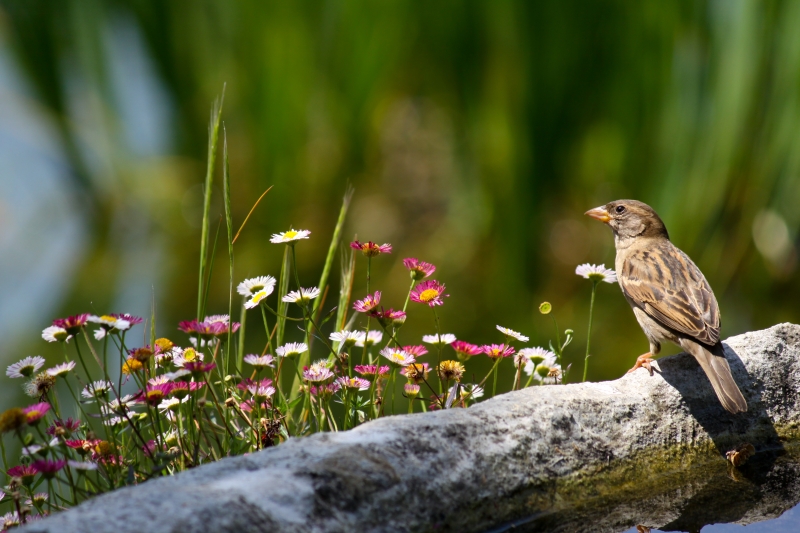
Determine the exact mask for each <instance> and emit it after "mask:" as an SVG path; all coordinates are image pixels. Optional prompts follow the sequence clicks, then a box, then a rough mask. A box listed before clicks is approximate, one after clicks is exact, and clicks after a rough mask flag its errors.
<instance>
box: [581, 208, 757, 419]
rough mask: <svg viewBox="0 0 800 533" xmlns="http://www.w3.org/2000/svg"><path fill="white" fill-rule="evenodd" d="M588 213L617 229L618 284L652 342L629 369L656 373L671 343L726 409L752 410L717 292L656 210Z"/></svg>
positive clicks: (604, 210) (615, 236) (590, 211)
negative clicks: (727, 342)
mask: <svg viewBox="0 0 800 533" xmlns="http://www.w3.org/2000/svg"><path fill="white" fill-rule="evenodd" d="M586 215H588V216H590V217H592V218H595V219H597V220H599V221H601V222H604V223H605V224H607V225H608V227H610V228H611V231H612V232H614V245H615V247H616V249H617V256H616V259H615V261H614V266H615V269H616V271H617V279H618V281H619V286H620V287H621V288H622V294H624V295H625V299H627V300H628V303H629V304H630V306H631V308H632V309H633V314H634V315H636V320H637V321H638V322H639V325H640V326H641V328H642V331H644V334H645V336H646V337H647V340H648V341H649V342H650V351H649V352H648V353H646V354H643V355H641V356H639V358H638V359H637V360H636V365H634V367H633V368H631V369H630V370H629V371H628V372H633V371H634V370H636V369H637V368H640V367H645V368H646V369H648V370H650V373H651V374H652V369H651V368H650V363H651V362H652V361H653V359H652V357H653V356H655V355H658V353H659V352H660V351H661V343H662V342H664V341H670V342H672V343H674V344H677V345H678V346H680V347H681V348H682V349H683V350H684V351H686V352H688V353H690V354H691V355H693V356H694V358H695V359H696V360H697V362H698V363H699V364H700V367H701V368H702V369H703V371H704V372H705V374H706V376H708V379H709V381H710V382H711V386H712V387H713V388H714V392H716V394H717V398H719V401H720V403H722V406H723V407H724V408H725V409H726V410H727V411H729V412H731V413H734V414H735V413H739V412H745V411H747V402H746V401H745V399H744V396H742V393H741V391H740V390H739V387H737V386H736V382H735V381H734V379H733V376H732V375H731V369H730V366H729V365H728V361H727V360H726V359H725V355H724V349H723V346H722V342H721V341H720V339H719V329H720V316H719V306H718V305H717V299H716V298H715V297H714V291H712V290H711V286H710V285H709V284H708V281H706V278H705V276H703V273H702V272H700V269H699V268H697V265H695V264H694V263H693V262H692V260H691V259H689V256H688V255H686V254H685V253H683V252H682V251H681V250H680V249H678V247H677V246H675V245H674V244H672V242H671V241H670V240H669V234H668V233H667V228H666V226H664V222H662V221H661V218H660V217H659V216H658V215H657V214H656V212H655V211H654V210H653V208H652V207H650V206H649V205H647V204H644V203H642V202H639V201H636V200H616V201H614V202H609V203H607V204H606V205H604V206H601V207H596V208H594V209H590V210H589V211H587V212H586Z"/></svg>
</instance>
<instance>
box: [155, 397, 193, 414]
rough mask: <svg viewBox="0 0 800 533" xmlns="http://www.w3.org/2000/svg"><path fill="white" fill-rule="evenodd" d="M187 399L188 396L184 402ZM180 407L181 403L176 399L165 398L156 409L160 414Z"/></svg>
mask: <svg viewBox="0 0 800 533" xmlns="http://www.w3.org/2000/svg"><path fill="white" fill-rule="evenodd" d="M188 399H189V396H187V397H186V398H185V400H188ZM180 406H181V401H180V400H179V399H177V398H167V399H166V400H162V401H161V403H159V404H158V409H159V410H160V411H161V412H166V411H175V410H177V409H178V407H180Z"/></svg>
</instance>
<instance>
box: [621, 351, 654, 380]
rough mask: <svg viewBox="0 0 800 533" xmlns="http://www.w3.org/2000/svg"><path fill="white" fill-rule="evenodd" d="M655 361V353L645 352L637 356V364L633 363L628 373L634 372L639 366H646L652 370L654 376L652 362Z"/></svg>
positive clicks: (649, 370)
mask: <svg viewBox="0 0 800 533" xmlns="http://www.w3.org/2000/svg"><path fill="white" fill-rule="evenodd" d="M653 361H655V359H653V354H652V353H650V352H647V353H644V354H642V355H640V356H639V357H637V358H636V364H635V365H633V368H631V369H630V370H628V372H627V373H628V374H630V373H631V372H633V371H634V370H636V369H637V368H646V369H647V371H648V372H650V375H651V376H652V375H653V367H652V366H650V363H652V362H653Z"/></svg>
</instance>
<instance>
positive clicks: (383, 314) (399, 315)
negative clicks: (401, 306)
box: [369, 307, 406, 328]
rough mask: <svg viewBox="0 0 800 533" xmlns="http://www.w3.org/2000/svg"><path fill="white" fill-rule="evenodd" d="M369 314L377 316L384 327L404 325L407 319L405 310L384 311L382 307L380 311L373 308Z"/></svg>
mask: <svg viewBox="0 0 800 533" xmlns="http://www.w3.org/2000/svg"><path fill="white" fill-rule="evenodd" d="M369 315H370V316H372V317H375V318H377V319H378V322H379V323H380V325H381V326H383V327H384V328H387V327H389V326H390V325H394V326H402V325H403V324H404V323H405V321H406V313H405V311H395V310H394V309H387V310H386V311H384V310H383V308H382V307H381V310H380V311H378V310H377V309H373V310H372V311H370V312H369Z"/></svg>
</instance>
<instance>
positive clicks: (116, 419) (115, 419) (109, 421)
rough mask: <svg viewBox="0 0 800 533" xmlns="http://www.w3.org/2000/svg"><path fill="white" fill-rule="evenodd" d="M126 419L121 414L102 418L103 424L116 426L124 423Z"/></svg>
mask: <svg viewBox="0 0 800 533" xmlns="http://www.w3.org/2000/svg"><path fill="white" fill-rule="evenodd" d="M125 422H126V420H125V419H124V418H122V417H121V416H112V417H111V418H106V419H105V420H103V424H105V425H106V426H118V425H120V424H124V423H125Z"/></svg>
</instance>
